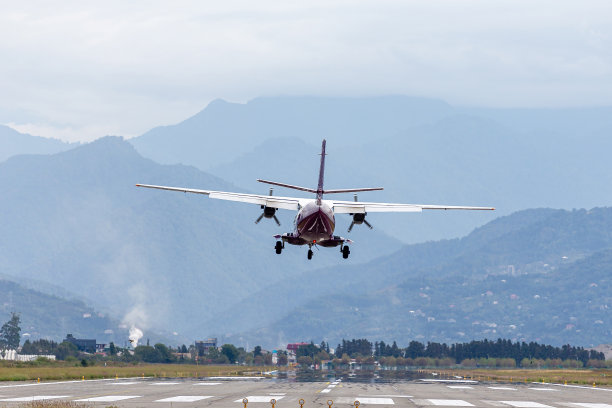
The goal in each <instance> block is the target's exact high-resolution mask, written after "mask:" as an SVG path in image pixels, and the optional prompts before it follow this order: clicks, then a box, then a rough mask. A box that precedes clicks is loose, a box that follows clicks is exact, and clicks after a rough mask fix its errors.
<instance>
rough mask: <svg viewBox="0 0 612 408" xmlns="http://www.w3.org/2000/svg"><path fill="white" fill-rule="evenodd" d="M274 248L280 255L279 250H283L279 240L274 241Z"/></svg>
mask: <svg viewBox="0 0 612 408" xmlns="http://www.w3.org/2000/svg"><path fill="white" fill-rule="evenodd" d="M274 249H276V253H277V254H278V255H280V254H281V252H283V244H281V242H280V241H276V246H275V247H274Z"/></svg>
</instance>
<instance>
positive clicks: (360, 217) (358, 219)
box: [353, 213, 366, 224]
mask: <svg viewBox="0 0 612 408" xmlns="http://www.w3.org/2000/svg"><path fill="white" fill-rule="evenodd" d="M365 216H366V215H365V213H357V214H353V222H354V223H355V224H362V223H363V222H364V221H365Z"/></svg>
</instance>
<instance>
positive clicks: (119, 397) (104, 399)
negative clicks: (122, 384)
mask: <svg viewBox="0 0 612 408" xmlns="http://www.w3.org/2000/svg"><path fill="white" fill-rule="evenodd" d="M131 398H142V396H141V395H107V396H105V397H93V398H83V399H78V400H75V401H76V402H115V401H123V400H126V399H131Z"/></svg>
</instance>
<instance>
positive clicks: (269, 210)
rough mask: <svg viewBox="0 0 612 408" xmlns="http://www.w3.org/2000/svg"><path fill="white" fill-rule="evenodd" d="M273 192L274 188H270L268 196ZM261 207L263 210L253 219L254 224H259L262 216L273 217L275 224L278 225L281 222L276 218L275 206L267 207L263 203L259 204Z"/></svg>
mask: <svg viewBox="0 0 612 408" xmlns="http://www.w3.org/2000/svg"><path fill="white" fill-rule="evenodd" d="M273 192H274V189H273V188H271V189H270V196H271V195H272V193H273ZM261 209H262V210H263V212H262V213H261V215H260V216H259V217H258V218H257V219H256V220H255V224H259V221H261V219H262V218H263V217H266V218H273V219H274V221H276V224H277V225H278V226H279V227H280V225H281V223H280V221H279V220H278V218H276V208H274V207H268V206H265V205H262V206H261Z"/></svg>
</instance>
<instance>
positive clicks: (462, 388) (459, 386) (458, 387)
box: [447, 385, 474, 390]
mask: <svg viewBox="0 0 612 408" xmlns="http://www.w3.org/2000/svg"><path fill="white" fill-rule="evenodd" d="M447 387H448V388H453V389H456V390H473V389H474V387H470V386H469V385H447Z"/></svg>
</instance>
